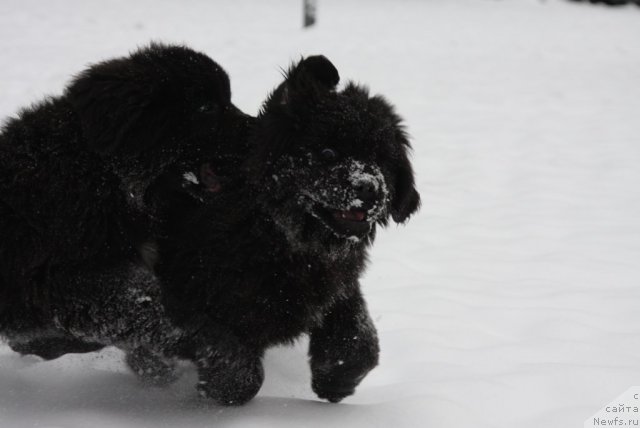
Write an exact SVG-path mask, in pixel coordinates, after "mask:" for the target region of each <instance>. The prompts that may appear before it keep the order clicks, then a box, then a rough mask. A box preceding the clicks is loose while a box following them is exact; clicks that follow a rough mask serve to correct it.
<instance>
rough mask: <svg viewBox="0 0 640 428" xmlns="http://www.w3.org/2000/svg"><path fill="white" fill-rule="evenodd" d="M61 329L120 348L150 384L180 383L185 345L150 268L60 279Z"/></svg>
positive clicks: (135, 267) (126, 268)
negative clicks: (178, 360) (178, 363)
mask: <svg viewBox="0 0 640 428" xmlns="http://www.w3.org/2000/svg"><path fill="white" fill-rule="evenodd" d="M56 282H57V283H58V284H59V285H60V288H59V289H58V291H59V292H58V293H56V295H57V296H60V298H59V300H56V301H54V302H53V304H54V309H53V311H54V315H55V317H54V319H55V321H56V326H57V328H59V329H61V330H63V331H64V332H66V333H67V334H69V335H71V336H73V337H75V338H77V339H79V340H80V341H84V342H97V343H104V344H105V345H113V346H116V347H118V348H120V349H122V350H123V351H125V352H126V353H127V357H126V362H127V364H128V365H129V367H130V368H131V369H132V370H133V372H134V373H135V374H137V375H138V376H140V378H141V379H142V380H143V381H144V382H145V383H148V384H154V385H163V384H167V383H170V382H171V381H173V380H175V378H176V377H175V374H174V368H175V365H174V359H175V358H174V355H175V353H176V349H177V345H178V343H179V341H180V339H181V330H179V329H177V328H175V327H174V326H173V324H172V323H171V321H170V320H169V318H168V317H167V315H166V314H165V311H164V307H163V306H162V303H161V301H160V286H159V284H158V280H157V278H156V277H155V276H154V275H153V273H152V272H151V271H149V270H148V269H147V268H146V267H144V266H139V265H123V266H119V267H114V268H111V269H107V270H105V271H102V272H95V271H89V272H70V273H69V274H68V275H63V276H61V277H58V278H57V279H56Z"/></svg>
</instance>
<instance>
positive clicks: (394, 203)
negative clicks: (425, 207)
mask: <svg viewBox="0 0 640 428" xmlns="http://www.w3.org/2000/svg"><path fill="white" fill-rule="evenodd" d="M397 134H398V135H397V138H399V139H400V145H401V151H402V153H401V156H400V159H399V162H398V164H397V166H396V170H395V174H396V175H395V182H394V186H393V190H394V192H393V197H392V199H391V218H393V221H395V222H396V223H404V222H405V221H407V220H408V219H409V217H410V216H411V215H412V214H413V213H415V212H416V211H418V208H420V194H419V193H418V191H417V190H416V187H415V180H414V177H413V168H412V167H411V163H410V162H409V158H408V157H407V149H408V148H409V147H410V146H409V141H408V139H407V137H406V135H405V133H404V131H402V130H398V132H397Z"/></svg>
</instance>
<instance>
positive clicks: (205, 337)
mask: <svg viewBox="0 0 640 428" xmlns="http://www.w3.org/2000/svg"><path fill="white" fill-rule="evenodd" d="M190 347H191V348H192V349H193V350H194V351H195V352H193V354H192V358H193V360H194V362H195V364H196V366H197V368H198V380H199V381H198V391H199V392H200V394H201V395H202V396H203V397H206V398H211V399H213V400H214V401H216V402H217V403H219V404H223V405H227V406H228V405H241V404H244V403H246V402H247V401H249V400H251V399H252V398H253V397H254V396H255V395H256V394H257V393H258V391H259V390H260V387H261V386H262V382H263V380H264V370H263V368H262V361H261V357H262V351H261V350H257V349H252V348H251V347H249V346H247V345H245V344H244V343H243V342H242V341H240V340H239V339H238V337H236V336H235V335H234V334H233V333H232V332H230V331H228V330H226V329H224V328H221V327H212V326H211V324H209V326H208V328H207V329H206V331H202V330H201V331H200V332H199V333H198V334H197V335H195V336H194V337H193V339H192V340H191V344H190Z"/></svg>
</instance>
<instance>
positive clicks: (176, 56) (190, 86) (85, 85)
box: [66, 44, 251, 207]
mask: <svg viewBox="0 0 640 428" xmlns="http://www.w3.org/2000/svg"><path fill="white" fill-rule="evenodd" d="M66 96H67V98H68V100H69V102H70V103H71V107H72V109H73V110H74V111H75V112H76V114H77V117H78V120H79V123H80V126H81V129H82V133H83V136H84V139H85V141H86V143H87V145H88V147H89V148H90V149H92V150H94V151H96V152H97V153H100V154H101V155H103V156H104V157H105V159H107V160H112V161H113V164H114V170H115V171H116V172H117V173H118V174H119V175H120V178H121V179H122V182H123V184H124V185H125V187H126V192H127V195H128V196H129V195H131V197H132V200H133V201H135V202H134V203H135V205H137V206H138V207H142V206H144V205H145V204H146V198H147V197H148V195H147V194H146V193H147V190H148V189H149V188H150V187H151V186H152V185H153V184H154V183H156V182H157V180H158V179H160V178H162V180H163V183H164V184H167V183H168V186H167V185H164V186H163V187H162V188H163V189H167V188H175V189H181V188H186V190H190V191H191V192H192V193H194V194H195V193H197V194H198V195H205V194H206V193H207V191H215V189H216V186H217V185H218V184H217V183H215V182H212V181H211V171H212V170H214V169H218V168H225V167H226V166H228V165H229V164H230V162H229V160H228V159H226V157H227V156H228V153H232V152H234V150H235V151H237V149H236V148H235V147H234V148H233V149H230V148H228V147H226V145H227V144H236V142H238V144H241V142H242V141H244V140H246V135H245V134H246V130H247V128H248V125H247V123H248V121H250V120H251V118H250V117H249V116H247V115H245V114H244V113H242V112H241V111H240V110H238V109H237V108H236V107H235V106H234V105H233V104H232V103H231V90H230V84H229V77H228V76H227V73H226V72H225V71H224V70H223V69H222V67H220V66H219V65H218V64H217V63H215V62H214V61H213V60H211V59H210V58H209V57H208V56H206V55H204V54H202V53H199V52H196V51H194V50H192V49H189V48H186V47H182V46H168V45H162V44H151V45H150V46H148V47H145V48H141V49H139V50H138V51H136V52H134V53H132V54H131V55H129V56H127V57H123V58H117V59H113V60H109V61H105V62H102V63H99V64H96V65H93V66H92V67H90V68H89V69H87V70H86V71H85V72H83V73H81V74H80V75H79V76H78V77H76V79H75V80H74V81H73V82H72V83H71V85H70V86H69V87H68V88H67V92H66ZM236 134H237V135H236ZM219 172H220V171H219ZM221 173H222V174H224V173H225V171H221ZM194 184H197V186H196V185H194ZM156 188H157V186H156Z"/></svg>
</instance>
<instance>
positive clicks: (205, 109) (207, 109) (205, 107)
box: [198, 103, 215, 113]
mask: <svg viewBox="0 0 640 428" xmlns="http://www.w3.org/2000/svg"><path fill="white" fill-rule="evenodd" d="M214 110H215V105H214V104H213V103H204V104H202V105H201V106H200V107H198V111H199V112H200V113H211V112H213V111H214Z"/></svg>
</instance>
